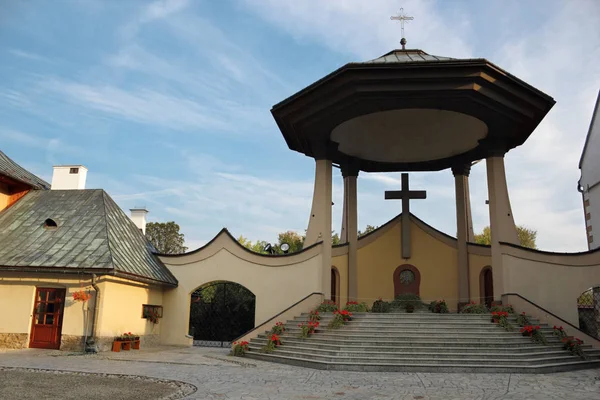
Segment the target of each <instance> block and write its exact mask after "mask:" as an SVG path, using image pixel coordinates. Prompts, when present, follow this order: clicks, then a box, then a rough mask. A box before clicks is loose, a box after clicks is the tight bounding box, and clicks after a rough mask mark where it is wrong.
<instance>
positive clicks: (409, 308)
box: [406, 305, 415, 313]
mask: <svg viewBox="0 0 600 400" xmlns="http://www.w3.org/2000/svg"><path fill="white" fill-rule="evenodd" d="M413 311H415V306H413V305H407V306H406V312H407V313H411V312H413Z"/></svg>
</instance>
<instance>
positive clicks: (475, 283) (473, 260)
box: [469, 254, 492, 303]
mask: <svg viewBox="0 0 600 400" xmlns="http://www.w3.org/2000/svg"><path fill="white" fill-rule="evenodd" d="M491 265H492V257H491V256H482V255H477V254H469V290H470V292H469V293H470V296H471V300H472V301H475V302H476V303H480V302H481V297H482V296H483V294H482V293H481V291H480V289H481V288H480V281H479V279H480V275H481V270H483V269H484V268H485V267H487V266H491Z"/></svg>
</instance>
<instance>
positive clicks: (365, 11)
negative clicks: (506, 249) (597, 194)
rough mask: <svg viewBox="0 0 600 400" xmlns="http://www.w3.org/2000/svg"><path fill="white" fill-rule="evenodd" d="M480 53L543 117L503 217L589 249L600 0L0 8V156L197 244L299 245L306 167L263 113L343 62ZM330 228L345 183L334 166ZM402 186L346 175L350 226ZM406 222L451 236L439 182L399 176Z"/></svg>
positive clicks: (179, 2) (513, 167) (77, 2)
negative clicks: (66, 170) (583, 167)
mask: <svg viewBox="0 0 600 400" xmlns="http://www.w3.org/2000/svg"><path fill="white" fill-rule="evenodd" d="M399 7H404V9H405V11H406V12H407V13H408V14H409V15H412V16H414V17H415V20H414V21H411V22H410V23H409V24H407V26H406V36H407V39H408V43H409V45H408V47H409V48H420V49H423V50H424V51H426V52H428V53H430V54H435V55H441V56H450V57H483V58H487V59H489V60H490V61H492V62H494V63H496V64H497V65H499V66H501V67H502V68H504V69H506V70H507V71H509V72H511V73H513V74H514V75H516V76H518V77H519V78H521V79H523V80H525V81H527V82H529V83H530V84H532V85H534V86H535V87H537V88H539V89H541V90H543V91H545V92H546V93H548V94H549V95H551V96H553V97H554V98H555V100H556V101H557V105H556V106H555V107H554V109H553V110H552V111H551V112H550V114H549V115H548V116H547V117H546V119H545V120H544V121H543V122H542V124H541V125H540V126H539V127H538V129H537V130H536V132H534V134H533V135H532V137H531V138H530V139H529V140H528V142H527V143H526V144H525V145H523V146H521V147H519V148H517V149H515V150H513V151H511V152H510V153H509V154H508V155H507V157H506V165H507V176H508V184H509V190H510V194H511V201H512V206H513V214H514V216H515V219H516V222H517V223H519V224H524V225H527V226H528V227H531V228H533V229H537V230H538V245H539V247H541V248H542V249H545V250H554V251H580V250H585V249H586V248H587V246H586V243H585V231H584V222H583V211H582V201H581V197H580V194H579V193H578V192H577V191H576V183H577V180H578V178H579V170H578V169H577V164H578V160H579V156H580V153H581V149H582V146H583V140H584V138H585V134H586V132H587V129H588V126H589V122H590V118H591V113H592V109H593V106H594V101H595V98H596V95H597V93H598V89H599V88H600V67H599V64H598V60H600V24H598V22H597V21H598V20H600V2H598V1H596V0H588V1H586V0H578V1H550V0H537V1H535V0H530V1H527V2H522V1H485V2H483V1H475V0H467V1H458V0H457V1H441V0H438V1H409V0H405V1H403V2H398V1H392V0H389V1H388V0H381V1H378V0H371V1H368V2H366V1H358V0H357V1H353V0H329V1H327V2H324V1H317V0H304V1H303V0H298V1H294V2H292V1H282V0H231V1H208V0H193V1H192V0H188V1H186V0H170V1H169V0H160V1H142V0H121V1H117V0H98V1H95V0H54V1H41V0H40V1H29V2H20V1H16V0H12V1H11V0H8V1H7V2H5V3H3V12H2V15H0V145H1V149H2V150H3V151H4V152H5V153H7V154H8V155H9V156H10V157H12V158H13V159H14V160H16V161H17V162H19V163H20V164H21V165H23V166H24V167H26V168H28V169H30V170H31V171H33V172H35V173H37V174H38V175H40V176H42V177H43V178H45V179H47V180H50V179H51V175H52V165H55V164H83V165H85V166H87V167H88V169H89V173H88V183H87V187H88V188H104V189H105V190H107V192H108V193H109V194H110V195H111V196H112V197H113V198H114V199H115V200H116V201H117V202H118V203H119V205H120V206H121V207H122V208H123V209H125V210H127V209H129V208H131V207H133V206H137V205H146V206H147V207H148V209H149V210H150V214H149V218H150V220H152V221H170V220H174V221H176V222H178V223H179V224H180V225H181V227H182V231H183V233H184V234H185V236H186V241H187V245H188V246H189V247H190V248H192V249H193V248H196V247H198V246H200V245H202V244H204V243H206V242H207V241H208V240H210V239H211V238H212V237H213V236H214V235H215V234H216V233H217V232H218V231H219V230H220V229H221V228H222V227H224V226H225V227H227V228H229V230H230V231H231V232H232V233H233V234H234V235H236V236H238V235H244V236H246V237H248V238H250V239H251V240H257V239H265V240H275V238H276V234H277V232H281V231H284V230H288V229H291V230H297V231H300V232H302V231H303V230H304V229H305V228H306V224H307V221H308V216H309V211H310V203H311V198H312V189H313V182H312V180H313V174H314V162H313V160H312V159H309V158H307V157H305V156H303V155H301V154H298V153H295V152H292V151H290V150H288V149H287V146H286V145H285V142H284V140H283V138H282V137H281V134H280V133H279V131H278V129H277V126H276V125H275V123H274V121H273V119H272V117H271V115H270V111H269V110H270V108H271V106H272V105H273V104H276V103H278V102H279V101H281V100H283V99H284V98H286V97H288V96H289V95H291V94H293V93H295V92H296V91H298V90H300V89H302V88H303V87H305V86H306V85H308V84H310V83H312V82H313V81H315V80H317V79H319V78H321V77H322V76H323V75H325V74H327V73H329V72H331V71H333V70H334V69H336V68H338V67H340V66H341V65H343V64H345V63H347V62H352V61H363V60H368V59H372V58H376V57H378V56H380V55H382V54H384V53H386V52H388V51H390V50H391V49H393V48H396V47H398V41H399V39H400V27H399V26H398V24H397V23H394V22H392V21H390V20H389V16H390V15H392V14H395V13H397V11H398V9H399ZM484 164H485V163H480V164H478V165H477V166H475V167H474V168H473V171H472V174H471V189H472V192H471V201H472V205H473V213H474V223H475V228H476V231H478V230H481V229H482V228H483V227H484V226H485V225H487V224H488V221H489V217H488V211H487V207H486V206H485V200H486V199H487V187H486V179H485V165H484ZM334 173H335V178H334V201H335V206H334V220H333V225H334V229H335V230H337V231H339V226H340V223H341V206H342V201H341V193H342V186H341V184H342V181H341V177H340V175H339V171H334ZM399 175H400V174H399V173H398V174H361V175H360V177H359V226H360V227H361V228H362V227H364V226H365V225H366V224H372V225H381V224H383V223H385V222H386V221H388V220H389V219H390V218H392V217H394V216H395V215H396V214H397V213H398V212H399V211H400V209H399V207H400V205H399V204H398V202H386V201H384V200H383V192H384V191H385V190H387V189H396V188H398V187H399V178H400V176H399ZM411 184H412V186H413V188H414V189H425V190H427V191H428V198H427V200H425V201H415V202H414V203H413V205H412V211H413V213H415V214H416V215H417V216H419V217H420V218H421V219H423V220H425V221H426V222H428V223H430V224H432V225H433V226H435V227H437V228H438V229H440V230H442V231H444V232H446V233H448V234H450V235H454V233H455V231H456V228H455V215H454V214H455V205H454V187H453V179H452V174H451V172H450V171H440V172H436V173H414V174H411Z"/></svg>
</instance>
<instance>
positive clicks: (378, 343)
mask: <svg viewBox="0 0 600 400" xmlns="http://www.w3.org/2000/svg"><path fill="white" fill-rule="evenodd" d="M523 339H525V340H502V341H499V340H492V341H489V340H484V341H477V340H472V339H469V340H451V341H440V340H428V339H413V340H373V341H368V342H365V341H360V340H345V339H322V338H318V337H312V338H310V339H302V338H299V337H287V338H282V340H283V342H284V343H287V342H292V343H297V342H310V344H311V346H319V345H333V346H337V347H348V346H354V347H380V348H381V347H392V348H393V347H396V346H400V345H403V346H423V347H425V346H436V345H437V346H442V347H443V346H453V347H491V348H497V347H499V346H506V347H510V346H517V347H522V346H531V345H533V344H534V343H533V342H532V341H531V340H529V339H526V338H523ZM254 340H260V341H261V342H266V340H267V339H266V337H265V336H262V337H259V338H257V339H254ZM551 344H558V342H554V343H552V342H551ZM540 346H542V345H540Z"/></svg>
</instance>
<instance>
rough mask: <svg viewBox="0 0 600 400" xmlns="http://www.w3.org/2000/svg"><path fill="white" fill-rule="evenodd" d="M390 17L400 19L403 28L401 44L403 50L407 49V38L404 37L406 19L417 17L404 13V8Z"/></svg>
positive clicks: (410, 19)
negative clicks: (405, 46)
mask: <svg viewBox="0 0 600 400" xmlns="http://www.w3.org/2000/svg"><path fill="white" fill-rule="evenodd" d="M390 19H391V20H392V21H400V27H401V28H402V40H400V44H401V45H402V50H405V48H404V45H405V44H406V39H405V38H404V21H412V20H413V19H415V18H414V17H409V16H408V15H406V14H404V8H401V9H400V12H399V13H398V15H392V16H391V17H390Z"/></svg>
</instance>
